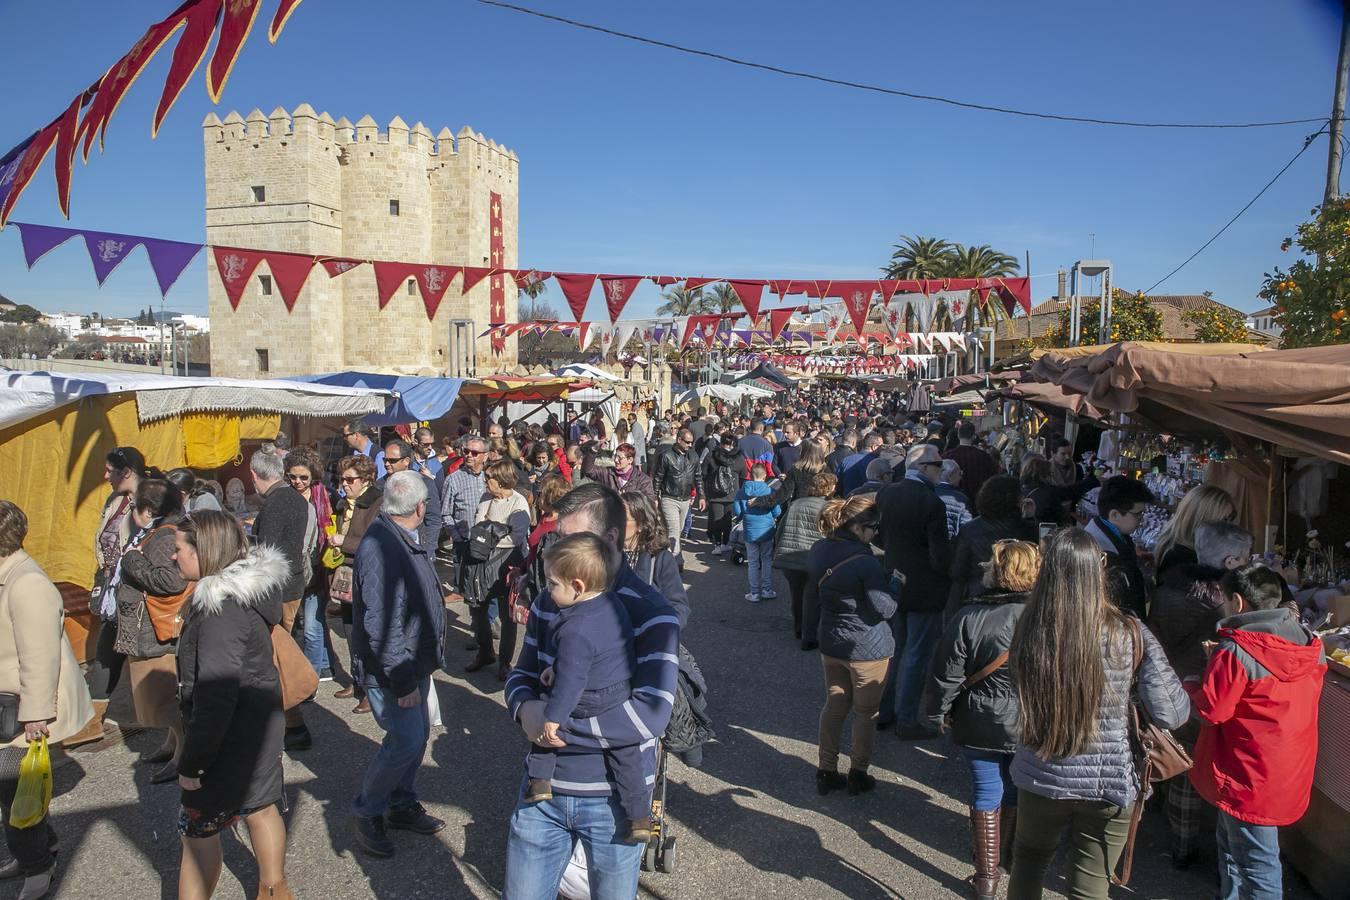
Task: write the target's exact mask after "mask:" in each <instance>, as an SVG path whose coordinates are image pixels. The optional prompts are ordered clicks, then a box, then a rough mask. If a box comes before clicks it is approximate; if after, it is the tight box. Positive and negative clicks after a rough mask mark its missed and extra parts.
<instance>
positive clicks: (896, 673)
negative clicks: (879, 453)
mask: <svg viewBox="0 0 1350 900" xmlns="http://www.w3.org/2000/svg"><path fill="white" fill-rule="evenodd" d="M941 473H942V456H941V455H940V454H939V453H938V451H937V448H936V447H934V446H933V445H932V444H916V445H914V446H913V447H911V448H910V449H909V452H908V453H907V454H905V477H904V479H902V480H901V481H898V482H896V483H895V484H890V485H887V486H886V487H884V488H882V489H881V491H880V492H879V493H878V494H877V511H878V514H879V515H880V518H881V531H880V535H879V536H880V538H881V546H882V549H883V550H885V552H886V568H888V569H890V570H892V571H897V572H899V573H900V575H901V576H902V577H903V578H904V580H905V587H904V590H903V591H901V593H900V611H899V612H898V613H896V615H895V618H893V619H892V620H891V626H892V628H893V629H894V630H895V657H894V658H893V659H892V660H891V666H890V670H889V671H888V673H887V676H886V688H885V692H884V693H883V694H882V698H881V717H880V719H879V720H878V724H879V725H880V726H883V727H884V726H885V725H886V724H888V721H889V720H890V719H891V717H892V716H893V717H894V721H895V733H896V734H897V735H898V736H899V737H900V738H901V739H902V740H920V739H923V738H928V737H933V736H934V735H935V732H932V731H930V730H929V729H927V728H925V727H924V726H922V725H920V724H919V700H920V699H921V697H922V695H923V687H924V681H925V680H926V678H927V676H928V663H929V659H930V658H931V657H932V655H933V646H934V644H935V643H936V642H937V639H938V636H939V634H940V633H941V631H942V608H943V606H944V605H946V602H947V592H948V587H949V582H948V576H947V567H948V562H949V555H950V539H949V537H948V534H947V505H946V504H945V503H943V502H942V498H940V497H939V496H938V495H937V491H936V490H935V488H934V486H935V485H936V484H937V481H938V478H939V476H940V475H941Z"/></svg>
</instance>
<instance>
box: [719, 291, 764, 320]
mask: <svg viewBox="0 0 1350 900" xmlns="http://www.w3.org/2000/svg"><path fill="white" fill-rule="evenodd" d="M727 284H729V285H731V289H732V290H733V291H735V292H736V296H737V297H739V298H740V299H741V305H742V306H744V307H745V311H746V312H747V313H749V314H750V321H751V322H752V323H753V322H754V321H755V320H756V319H758V318H759V302H760V300H761V299H762V298H763V297H764V287H765V285H767V284H768V282H767V281H729V282H727Z"/></svg>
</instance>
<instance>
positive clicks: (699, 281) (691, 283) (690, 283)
mask: <svg viewBox="0 0 1350 900" xmlns="http://www.w3.org/2000/svg"><path fill="white" fill-rule="evenodd" d="M721 280H722V279H720V278H686V279H685V280H684V289H685V290H686V291H692V290H696V289H698V288H701V287H703V286H704V285H705V284H712V283H713V282H714V281H721Z"/></svg>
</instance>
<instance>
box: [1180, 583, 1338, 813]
mask: <svg viewBox="0 0 1350 900" xmlns="http://www.w3.org/2000/svg"><path fill="white" fill-rule="evenodd" d="M1218 638H1219V645H1218V647H1216V648H1215V649H1214V654H1213V656H1212V657H1211V658H1210V660H1209V665H1208V666H1207V667H1206V669H1205V675H1204V680H1203V682H1202V683H1201V684H1199V685H1195V686H1194V687H1193V688H1192V690H1191V702H1192V706H1193V709H1194V710H1195V714H1196V716H1198V717H1199V718H1200V720H1201V722H1202V723H1203V724H1202V726H1201V729H1200V738H1199V740H1198V741H1197V742H1196V745H1195V766H1194V768H1192V769H1191V772H1190V777H1191V782H1192V783H1193V784H1194V785H1195V789H1196V790H1197V791H1199V792H1200V795H1201V796H1202V797H1204V798H1205V799H1206V800H1208V801H1209V802H1210V803H1212V804H1213V805H1215V806H1216V807H1218V808H1219V809H1221V810H1223V811H1224V812H1226V813H1228V814H1229V815H1231V816H1233V817H1234V818H1236V819H1240V820H1241V821H1243V822H1248V823H1250V824H1253V825H1290V824H1293V823H1294V822H1297V821H1298V820H1299V818H1301V817H1302V816H1303V813H1304V812H1305V811H1306V810H1307V808H1308V797H1309V795H1310V793H1311V791H1312V780H1313V769H1314V767H1315V765H1316V762H1317V707H1318V703H1319V701H1320V699H1321V695H1322V678H1323V676H1324V675H1325V674H1326V671H1327V663H1326V654H1325V653H1324V651H1323V649H1322V642H1321V641H1320V640H1318V639H1317V638H1316V637H1315V636H1314V635H1313V634H1312V632H1310V631H1308V629H1307V628H1305V627H1304V626H1303V625H1302V623H1300V622H1299V621H1298V619H1297V618H1295V617H1294V615H1293V614H1292V613H1291V612H1289V611H1288V610H1285V609H1272V610H1260V611H1257V612H1249V613H1242V614H1240V615H1236V616H1229V617H1228V618H1226V619H1223V620H1222V621H1220V622H1219V629H1218Z"/></svg>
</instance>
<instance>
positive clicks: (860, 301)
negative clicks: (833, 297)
mask: <svg viewBox="0 0 1350 900" xmlns="http://www.w3.org/2000/svg"><path fill="white" fill-rule="evenodd" d="M876 289H877V284H876V282H875V281H836V282H835V283H834V291H835V292H837V294H838V296H840V297H842V298H843V300H844V308H845V309H847V310H848V315H849V318H850V319H852V320H853V327H854V328H855V329H856V330H857V332H858V334H860V335H861V334H862V332H863V327H864V326H865V325H866V324H867V312H868V310H870V309H871V308H872V294H873V293H874V292H875V291H876Z"/></svg>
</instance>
